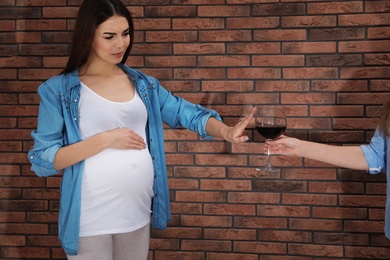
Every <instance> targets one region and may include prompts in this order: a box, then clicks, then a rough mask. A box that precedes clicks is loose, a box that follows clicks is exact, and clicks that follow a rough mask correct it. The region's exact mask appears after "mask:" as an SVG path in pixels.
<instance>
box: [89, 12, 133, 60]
mask: <svg viewBox="0 0 390 260" xmlns="http://www.w3.org/2000/svg"><path fill="white" fill-rule="evenodd" d="M129 29H130V28H129V23H128V22H127V19H126V18H125V17H123V16H117V15H115V16H113V17H111V18H109V19H107V20H106V21H105V22H103V23H102V24H100V25H99V26H98V27H97V28H96V31H95V36H94V38H93V42H92V50H91V54H90V57H89V61H90V62H91V63H93V62H103V63H109V64H118V63H120V62H121V61H122V59H123V55H124V54H125V51H126V50H127V47H128V46H129V44H130V34H129Z"/></svg>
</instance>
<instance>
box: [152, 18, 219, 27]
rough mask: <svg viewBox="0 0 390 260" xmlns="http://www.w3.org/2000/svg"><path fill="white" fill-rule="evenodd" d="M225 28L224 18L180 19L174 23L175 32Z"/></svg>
mask: <svg viewBox="0 0 390 260" xmlns="http://www.w3.org/2000/svg"><path fill="white" fill-rule="evenodd" d="M223 27H224V19H222V18H193V19H180V18H178V19H174V20H173V21H172V29H173V30H195V29H202V30H204V29H222V28H223ZM153 29H156V28H153Z"/></svg>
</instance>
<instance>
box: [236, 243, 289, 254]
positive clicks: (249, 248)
mask: <svg viewBox="0 0 390 260" xmlns="http://www.w3.org/2000/svg"><path fill="white" fill-rule="evenodd" d="M234 252H240V253H243V252H246V253H261V254H286V253H287V246H286V244H285V243H267V242H240V241H238V242H235V243H234Z"/></svg>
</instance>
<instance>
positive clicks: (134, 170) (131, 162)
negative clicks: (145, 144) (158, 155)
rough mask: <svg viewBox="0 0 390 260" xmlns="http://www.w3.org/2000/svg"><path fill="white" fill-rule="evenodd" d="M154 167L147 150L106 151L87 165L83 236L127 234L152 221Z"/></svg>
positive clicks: (84, 185) (83, 202)
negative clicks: (118, 232)
mask: <svg viewBox="0 0 390 260" xmlns="http://www.w3.org/2000/svg"><path fill="white" fill-rule="evenodd" d="M153 176H154V172H153V164H152V160H151V157H150V154H149V152H148V150H147V149H144V150H117V149H106V150H104V151H102V152H100V153H99V154H97V155H95V156H93V157H90V158H88V159H87V160H86V161H85V168H84V171H83V179H82V187H81V220H80V223H81V226H80V236H85V235H96V234H102V233H110V232H111V233H112V232H117V231H118V230H121V231H123V230H127V229H129V228H131V227H135V226H137V225H139V224H141V223H144V222H145V220H148V219H149V216H150V213H151V209H150V208H151V199H152V197H153V180H154V178H153Z"/></svg>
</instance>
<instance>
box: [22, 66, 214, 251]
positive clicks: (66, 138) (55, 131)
mask: <svg viewBox="0 0 390 260" xmlns="http://www.w3.org/2000/svg"><path fill="white" fill-rule="evenodd" d="M119 66H120V67H121V68H122V69H123V70H124V71H125V72H126V73H127V74H128V75H129V77H130V79H131V81H132V83H133V85H134V86H135V88H136V90H137V91H138V93H139V95H140V97H141V99H142V101H143V102H144V104H145V106H146V109H147V112H148V121H147V125H146V137H147V143H148V147H149V152H150V154H151V157H152V160H153V167H154V174H155V179H154V183H153V190H154V197H153V205H152V226H153V227H154V228H157V229H165V228H166V227H167V222H168V221H169V219H170V205H169V191H168V180H167V175H166V161H165V153H164V131H163V122H164V123H166V124H167V125H168V126H170V127H172V128H178V127H181V126H182V127H184V128H187V129H189V130H192V131H195V132H197V133H198V134H199V135H200V137H202V138H204V139H211V138H212V137H211V136H208V135H207V133H206V122H207V120H208V119H209V117H210V116H212V117H215V118H217V119H218V120H221V118H220V117H219V115H218V114H217V112H216V111H214V110H208V109H205V108H204V107H202V106H200V105H195V104H192V103H190V102H188V101H186V100H184V99H182V98H180V97H176V96H174V95H172V93H171V92H169V91H168V90H166V89H164V88H163V87H162V86H161V85H160V83H159V82H158V81H157V80H156V79H155V78H153V77H150V76H147V75H145V74H143V73H142V72H140V71H137V70H134V69H131V68H129V67H127V66H125V65H123V64H119ZM80 88H81V85H80V78H79V75H78V71H74V72H72V73H70V74H65V75H58V76H55V77H53V78H50V79H48V80H47V81H45V82H44V83H42V84H41V85H40V86H39V88H38V94H39V97H40V99H41V101H40V105H39V113H38V126H37V129H36V130H34V131H32V133H31V136H32V138H33V140H34V147H33V149H32V150H31V151H29V153H28V159H29V160H30V162H31V164H32V167H31V169H32V170H33V171H34V172H35V173H36V174H37V175H38V176H51V175H55V174H58V173H60V172H61V171H57V170H55V169H54V158H55V154H56V152H57V151H58V150H59V149H60V148H61V147H63V146H66V145H69V144H73V143H76V142H79V141H81V136H80V131H79V122H78V121H79V110H78V103H79V99H80ZM83 166H84V162H83V161H81V162H80V163H77V164H75V165H73V166H70V167H68V168H66V169H64V171H63V176H62V182H61V195H60V208H59V217H58V228H59V235H58V236H59V240H60V242H61V246H62V247H63V249H64V251H65V253H66V254H67V255H76V254H77V251H78V241H79V228H80V203H81V202H80V200H81V180H82V173H83Z"/></svg>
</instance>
